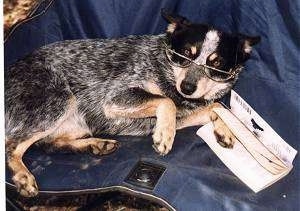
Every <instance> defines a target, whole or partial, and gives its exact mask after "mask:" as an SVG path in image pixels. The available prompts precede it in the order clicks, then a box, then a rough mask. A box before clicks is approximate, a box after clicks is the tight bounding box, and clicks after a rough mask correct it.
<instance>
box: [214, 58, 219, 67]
mask: <svg viewBox="0 0 300 211" xmlns="http://www.w3.org/2000/svg"><path fill="white" fill-rule="evenodd" d="M220 64H221V62H220V60H218V59H216V60H215V61H214V62H213V65H214V66H215V67H219V66H220Z"/></svg>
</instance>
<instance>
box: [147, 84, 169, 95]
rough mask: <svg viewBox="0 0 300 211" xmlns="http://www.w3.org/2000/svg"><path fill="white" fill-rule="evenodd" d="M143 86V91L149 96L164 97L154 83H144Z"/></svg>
mask: <svg viewBox="0 0 300 211" xmlns="http://www.w3.org/2000/svg"><path fill="white" fill-rule="evenodd" d="M143 85H144V89H145V90H146V91H148V92H150V93H151V94H155V95H164V94H163V92H162V91H161V89H160V88H159V86H158V85H157V84H156V83H155V82H154V81H146V82H144V84H143Z"/></svg>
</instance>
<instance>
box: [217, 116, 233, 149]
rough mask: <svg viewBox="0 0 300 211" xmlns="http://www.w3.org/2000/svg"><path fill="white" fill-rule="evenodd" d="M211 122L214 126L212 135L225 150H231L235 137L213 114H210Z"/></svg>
mask: <svg viewBox="0 0 300 211" xmlns="http://www.w3.org/2000/svg"><path fill="white" fill-rule="evenodd" d="M211 120H212V122H213V124H214V134H215V137H216V139H217V142H218V143H219V144H220V145H221V146H222V147H225V148H233V145H234V142H235V136H234V135H233V133H232V132H231V131H230V130H229V128H228V127H227V126H226V124H225V123H224V122H223V121H222V119H220V118H219V117H218V116H217V114H216V113H215V112H213V113H212V114H211Z"/></svg>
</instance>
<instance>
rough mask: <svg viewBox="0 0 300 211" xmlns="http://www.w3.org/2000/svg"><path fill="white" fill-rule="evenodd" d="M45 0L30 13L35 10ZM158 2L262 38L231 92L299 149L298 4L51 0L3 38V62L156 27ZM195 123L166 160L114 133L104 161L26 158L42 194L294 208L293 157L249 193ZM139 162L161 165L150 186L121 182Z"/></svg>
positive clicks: (180, 206)
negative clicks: (117, 193)
mask: <svg viewBox="0 0 300 211" xmlns="http://www.w3.org/2000/svg"><path fill="white" fill-rule="evenodd" d="M47 2H49V0H48V1H47V0H46V1H45V2H44V3H43V4H41V6H40V7H39V8H38V9H37V11H36V12H35V14H38V13H42V12H43V9H44V8H45V7H46V6H47ZM161 8H166V9H168V10H170V11H174V12H176V13H179V14H181V15H183V16H186V17H187V18H189V19H190V20H192V21H195V22H202V23H208V24H211V25H213V26H215V27H217V28H219V29H222V30H225V31H228V32H242V33H245V34H252V35H260V36H261V37H262V41H261V43H260V44H259V45H258V46H256V47H255V49H254V51H253V54H252V57H251V60H249V61H248V62H247V65H246V68H245V70H244V72H243V73H242V74H241V76H240V79H239V81H238V83H237V84H236V86H235V88H234V89H235V90H236V91H237V92H238V93H239V94H240V95H241V96H242V97H243V98H244V99H245V100H246V101H247V102H248V103H249V104H250V105H251V106H252V107H253V108H254V109H255V110H256V111H257V112H258V113H259V114H260V115H261V116H262V117H263V118H264V119H265V120H266V121H267V122H268V123H269V124H270V125H271V126H272V127H273V128H274V129H275V131H277V132H278V134H279V135H280V136H281V137H282V138H283V139H285V140H286V141H287V142H288V143H289V144H290V145H292V146H293V147H294V148H295V149H297V150H299V145H300V144H299V143H300V142H299V140H298V139H299V138H300V100H299V99H300V94H299V90H300V83H299V80H300V71H299V69H300V60H299V55H300V54H299V53H300V51H299V49H300V31H299V30H300V17H299V14H300V13H299V11H300V2H299V1H291V0H285V1H280V0H278V1H264V0H252V1H245V0H234V1H232V0H215V1H211V0H201V1H193V0H126V1H123V0H85V1H82V0H68V1H65V0H55V1H54V2H53V3H52V4H51V6H50V7H49V9H48V10H47V11H46V12H45V14H43V15H41V16H38V17H36V18H34V19H32V20H30V21H28V22H26V23H24V24H22V25H21V26H19V27H18V28H16V30H15V31H14V33H13V34H12V35H11V36H10V37H9V38H8V40H7V42H6V43H5V66H6V67H7V66H8V65H9V64H11V63H13V62H14V61H16V60H17V59H19V58H22V57H23V56H24V55H26V54H28V53H30V52H32V51H33V50H34V49H36V48H38V47H40V46H43V45H46V44H48V43H52V42H55V41H59V40H66V39H82V38H99V37H100V38H112V37H123V36H126V35H131V34H159V33H162V32H164V30H165V28H166V25H167V23H166V22H165V21H164V20H163V19H162V18H161V16H160V9H161ZM196 129H197V128H188V129H184V130H181V131H179V133H178V134H177V136H176V139H175V144H174V147H173V150H172V152H171V153H170V154H169V155H167V156H165V157H161V156H158V155H157V154H156V153H155V152H154V151H153V149H152V148H151V137H117V139H118V140H119V141H120V142H121V147H120V148H119V149H118V151H117V152H116V153H114V154H112V155H109V156H106V157H103V158H99V157H95V156H92V155H82V156H80V157H79V155H74V154H61V153H53V154H45V153H43V152H42V151H41V150H39V149H36V148H32V149H30V150H29V151H28V152H27V153H26V155H25V158H24V161H25V163H26V164H27V166H28V167H29V168H30V169H31V171H32V172H33V174H34V175H35V176H36V178H37V183H38V184H39V187H40V190H41V191H46V192H49V191H54V193H55V192H56V191H65V192H66V193H67V192H68V191H78V190H82V191H85V190H87V189H94V190H97V189H98V190H101V188H105V187H126V188H128V189H130V190H134V191H138V192H141V193H148V194H150V195H153V196H157V197H159V198H161V199H164V200H165V201H166V203H168V204H169V205H170V206H171V207H173V208H175V209H177V210H297V208H298V209H299V198H300V196H299V192H300V184H299V174H300V163H299V156H297V157H296V159H295V160H294V169H293V170H292V171H291V173H290V174H289V175H288V176H286V177H285V178H283V179H282V180H280V181H279V182H277V183H275V184H274V185H272V186H271V187H269V188H267V189H265V190H263V191H261V192H259V193H258V194H254V193H253V192H252V191H251V190H250V189H249V188H247V187H246V186H245V185H244V184H243V183H242V182H241V181H240V180H239V179H238V178H237V177H235V176H234V175H233V174H232V173H231V172H230V170H228V169H227V168H226V167H225V165H224V164H223V163H222V162H221V161H220V160H219V159H218V158H217V157H216V155H214V153H213V152H212V151H211V150H210V149H209V148H208V147H207V145H206V144H205V143H204V142H203V141H202V140H201V139H200V138H199V137H197V136H196V135H195V132H196ZM138 160H146V161H150V162H153V163H158V164H161V165H163V166H165V167H166V172H165V173H164V174H163V176H162V178H161V179H160V180H159V182H158V184H157V185H156V187H155V188H154V190H152V191H151V190H147V189H143V188H138V187H136V186H134V185H130V184H128V183H126V182H124V179H125V178H126V176H127V175H128V173H129V172H130V170H131V169H132V168H133V166H134V165H135V164H136V162H137V161H138ZM6 172H7V179H6V180H7V182H8V183H11V178H10V172H9V171H6Z"/></svg>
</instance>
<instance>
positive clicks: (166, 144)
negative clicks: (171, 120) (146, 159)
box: [152, 124, 176, 155]
mask: <svg viewBox="0 0 300 211" xmlns="http://www.w3.org/2000/svg"><path fill="white" fill-rule="evenodd" d="M175 133H176V129H175V125H173V124H166V125H157V126H156V129H155V132H154V134H153V136H152V137H153V142H154V144H153V148H154V149H155V151H156V152H158V153H159V154H160V155H166V154H168V153H169V152H170V150H171V149H172V146H173V142H174V137H175Z"/></svg>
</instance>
